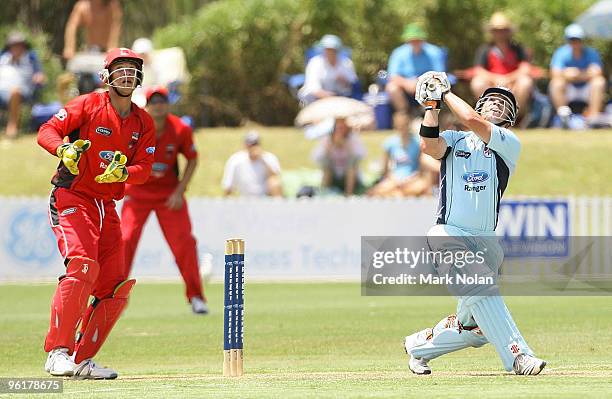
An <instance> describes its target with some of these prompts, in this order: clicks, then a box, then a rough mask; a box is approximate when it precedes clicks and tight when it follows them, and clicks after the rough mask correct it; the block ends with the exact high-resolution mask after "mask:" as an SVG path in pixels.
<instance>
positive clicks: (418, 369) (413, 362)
mask: <svg viewBox="0 0 612 399" xmlns="http://www.w3.org/2000/svg"><path fill="white" fill-rule="evenodd" d="M417 334H418V333H416V334H412V335H409V336H407V337H406V338H405V339H404V350H405V351H406V354H408V355H410V360H408V368H409V369H410V371H412V372H413V373H414V374H417V375H427V374H431V367H429V365H428V364H427V362H428V360H425V359H423V358H422V357H421V358H417V357H414V356H412V354H410V349H411V348H412V347H413V346H414V345H413V342H414V338H416V335H417Z"/></svg>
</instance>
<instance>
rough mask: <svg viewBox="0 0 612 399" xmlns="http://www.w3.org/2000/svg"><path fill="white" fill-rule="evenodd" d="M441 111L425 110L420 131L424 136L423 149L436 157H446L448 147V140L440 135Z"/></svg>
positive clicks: (422, 136)
mask: <svg viewBox="0 0 612 399" xmlns="http://www.w3.org/2000/svg"><path fill="white" fill-rule="evenodd" d="M439 113H440V110H439V109H431V110H427V111H425V116H424V117H423V123H421V131H420V132H419V134H420V136H421V138H422V140H421V151H423V153H425V154H427V155H429V156H431V157H433V158H435V159H441V158H442V157H444V154H445V153H446V147H448V145H447V144H446V140H444V139H443V138H442V137H440V126H439V122H438V114H439Z"/></svg>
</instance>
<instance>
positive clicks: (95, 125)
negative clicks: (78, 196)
mask: <svg viewBox="0 0 612 399" xmlns="http://www.w3.org/2000/svg"><path fill="white" fill-rule="evenodd" d="M66 136H68V138H69V140H70V142H74V141H76V140H78V139H84V140H90V141H91V147H90V148H89V150H87V151H85V152H84V153H83V154H82V156H81V159H80V161H79V165H78V167H79V174H78V175H76V176H75V175H73V174H71V173H70V172H69V171H68V169H67V168H66V167H65V166H64V164H63V163H62V162H61V161H60V163H59V165H58V167H57V172H56V173H55V175H54V176H53V179H52V180H51V183H52V184H53V185H55V186H57V187H64V188H68V189H70V190H74V191H75V192H80V193H83V194H85V195H87V196H90V197H92V198H98V199H103V200H111V199H114V200H118V199H121V198H123V193H124V188H125V183H102V184H101V183H96V181H95V177H96V176H97V175H99V174H101V173H103V172H104V170H105V169H106V167H107V166H108V164H109V163H110V162H111V161H112V158H113V155H114V152H115V151H121V152H122V153H123V154H125V155H126V156H127V158H128V161H127V170H128V173H129V177H128V179H127V182H128V183H133V184H141V183H144V182H145V181H146V180H147V178H148V177H149V174H150V173H151V166H152V164H153V159H154V153H155V129H154V127H153V120H152V119H151V116H150V115H149V114H147V112H146V111H145V110H143V109H141V108H139V107H138V106H137V105H136V104H134V103H132V109H131V112H130V114H129V115H128V116H127V117H126V118H125V119H122V118H121V117H120V116H119V114H118V113H117V111H116V110H115V108H114V107H113V106H112V104H111V102H110V96H109V94H108V92H103V93H89V94H85V95H83V96H79V97H77V98H75V99H73V100H72V101H70V102H69V103H68V104H66V106H65V107H64V108H63V109H61V110H60V111H59V112H58V113H57V114H55V116H53V117H52V118H51V119H49V121H47V122H46V123H45V124H43V125H42V126H41V127H40V129H39V131H38V144H39V145H40V146H41V147H43V148H44V149H45V150H47V151H48V152H49V153H51V154H53V155H56V150H57V147H59V146H60V145H62V144H63V142H64V138H65V137H66Z"/></svg>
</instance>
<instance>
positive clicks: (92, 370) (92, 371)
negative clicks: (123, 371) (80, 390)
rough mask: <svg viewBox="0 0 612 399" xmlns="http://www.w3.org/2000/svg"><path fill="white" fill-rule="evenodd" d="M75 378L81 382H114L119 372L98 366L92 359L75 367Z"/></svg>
mask: <svg viewBox="0 0 612 399" xmlns="http://www.w3.org/2000/svg"><path fill="white" fill-rule="evenodd" d="M74 378H77V379H80V380H114V379H115V378H117V372H116V371H115V370H113V369H109V368H108V367H102V366H98V365H97V364H96V363H94V361H93V360H92V359H87V360H83V361H82V362H81V363H79V364H78V365H76V366H75V368H74Z"/></svg>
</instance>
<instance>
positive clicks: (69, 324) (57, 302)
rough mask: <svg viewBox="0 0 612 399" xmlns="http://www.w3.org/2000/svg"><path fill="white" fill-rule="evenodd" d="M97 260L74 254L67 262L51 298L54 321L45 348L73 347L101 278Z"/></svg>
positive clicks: (52, 318)
mask: <svg viewBox="0 0 612 399" xmlns="http://www.w3.org/2000/svg"><path fill="white" fill-rule="evenodd" d="M99 271H100V266H99V265H98V262H96V261H95V260H92V259H88V258H81V257H75V258H72V259H70V261H69V262H68V265H66V274H65V275H64V276H62V277H60V281H59V283H58V285H57V288H56V290H55V294H54V295H53V299H52V300H51V322H50V323H49V331H48V332H47V338H46V339H45V351H46V352H50V351H51V350H53V349H55V348H60V347H62V348H68V350H69V353H70V354H72V351H73V350H74V333H75V331H76V328H77V324H78V322H79V320H80V319H81V317H82V316H83V312H85V308H86V307H87V300H88V299H89V295H90V293H91V291H92V289H93V284H94V282H95V281H96V279H97V278H98V272H99Z"/></svg>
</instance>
